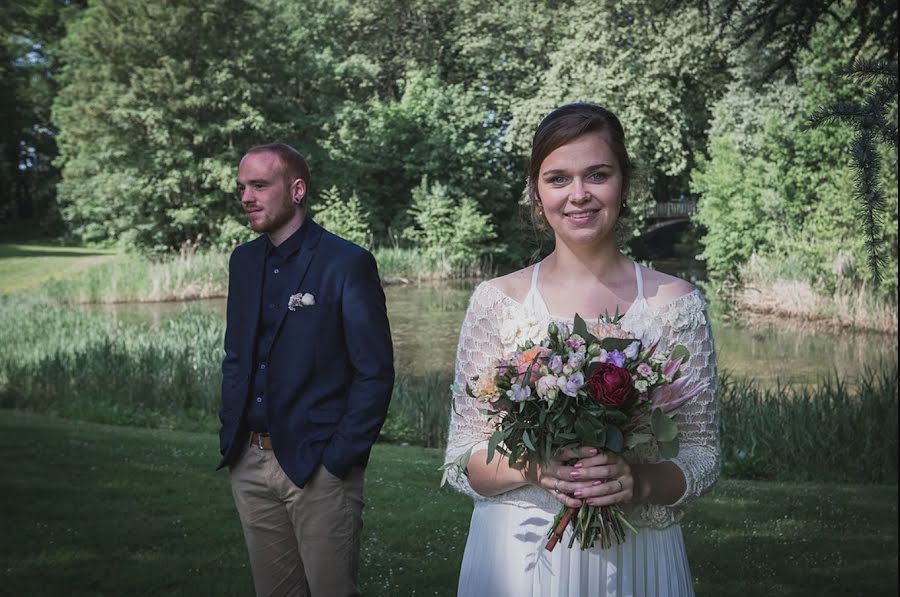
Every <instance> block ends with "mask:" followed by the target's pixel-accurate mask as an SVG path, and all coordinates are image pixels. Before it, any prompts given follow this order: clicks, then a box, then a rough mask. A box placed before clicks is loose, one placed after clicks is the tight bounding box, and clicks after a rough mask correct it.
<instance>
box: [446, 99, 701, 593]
mask: <svg viewBox="0 0 900 597" xmlns="http://www.w3.org/2000/svg"><path fill="white" fill-rule="evenodd" d="M632 176H633V165H632V162H631V160H630V159H629V157H628V152H627V151H626V149H625V141H624V133H623V130H622V125H621V124H620V122H619V120H618V119H617V118H616V116H615V115H614V114H612V113H611V112H609V111H608V110H606V109H604V108H601V107H600V106H596V105H593V104H584V103H578V104H569V105H566V106H563V107H561V108H558V109H557V110H555V111H554V112H552V113H551V114H549V115H548V116H547V117H546V118H544V120H543V121H542V122H541V123H540V125H539V126H538V128H537V131H536V132H535V135H534V140H533V143H532V150H531V162H530V166H529V170H528V194H529V197H530V200H531V203H532V215H533V217H534V218H535V221H536V222H537V223H538V225H541V226H544V227H548V228H549V230H550V231H551V232H552V234H553V237H554V239H555V247H554V250H553V252H552V253H551V254H550V255H549V256H547V258H546V259H544V260H543V261H541V262H540V263H537V264H535V265H533V266H531V267H528V268H525V269H522V270H519V271H517V272H514V273H512V274H509V275H507V276H503V277H500V278H496V279H494V280H491V281H489V282H482V283H481V284H479V285H478V287H477V288H476V289H475V292H474V294H473V295H472V298H471V300H470V303H469V308H468V311H467V313H466V317H465V320H464V322H463V325H462V330H461V332H460V338H459V347H458V351H457V360H456V384H455V388H464V387H465V384H466V383H467V381H468V380H470V379H472V377H474V376H476V375H484V374H485V372H486V371H488V370H489V369H490V367H491V366H492V364H494V363H496V362H497V360H499V359H500V358H501V357H503V356H505V355H508V354H510V353H511V352H512V351H514V350H515V348H516V346H517V345H518V344H519V343H521V342H524V341H525V340H528V339H531V340H535V341H538V340H540V339H541V337H542V335H543V334H544V333H545V332H546V330H547V324H548V323H549V322H550V321H551V320H554V321H566V322H571V321H572V317H573V316H574V314H575V313H579V314H592V315H593V314H596V315H597V316H599V315H600V314H603V313H614V312H616V310H618V311H619V312H620V313H621V312H624V317H623V318H622V320H621V325H622V327H623V328H624V329H626V330H627V331H629V332H631V333H632V334H633V335H635V336H636V337H639V338H641V339H643V340H644V342H645V343H647V342H654V341H657V340H662V342H663V343H664V344H665V343H667V342H669V343H677V344H683V345H685V346H686V347H687V348H688V350H689V351H690V354H691V357H690V360H689V362H688V363H687V366H686V368H685V373H691V374H693V378H694V380H695V381H697V382H707V386H706V387H707V389H706V390H704V391H703V392H701V393H700V394H698V395H697V396H695V397H694V398H691V399H690V400H689V401H688V402H686V403H685V404H684V406H682V407H681V409H680V410H678V411H677V414H676V417H675V421H676V423H677V424H678V428H679V438H680V444H681V449H680V452H679V454H678V456H677V457H676V458H673V459H671V460H661V459H660V456H659V452H658V449H657V448H656V446H655V444H653V443H650V444H644V445H642V446H639V447H638V448H635V449H634V450H631V451H628V452H626V453H625V454H623V455H618V454H615V453H609V452H600V451H598V450H597V449H596V448H593V447H591V446H582V447H580V448H578V449H577V450H574V451H568V452H564V453H561V454H559V455H557V457H556V458H555V459H554V460H552V461H551V462H549V463H540V462H534V461H521V462H519V463H518V464H517V465H516V466H513V467H510V466H509V464H508V462H507V460H506V459H505V458H502V457H498V458H494V459H493V460H492V461H491V464H487V463H486V461H487V451H486V449H487V438H488V437H489V435H490V429H489V427H488V421H487V418H486V417H485V416H484V415H483V414H481V413H479V412H478V407H479V405H478V404H476V403H475V401H474V399H472V398H470V397H469V396H467V395H466V394H465V392H463V391H461V390H454V396H453V399H454V403H455V404H454V409H453V413H452V415H451V423H450V432H449V438H448V446H447V454H446V462H447V463H451V462H454V461H455V460H456V459H457V458H458V457H459V456H460V455H461V454H462V453H463V452H464V451H466V450H468V449H469V448H470V447H472V446H473V445H474V448H472V455H471V458H470V459H469V461H468V466H467V470H466V474H465V475H463V474H459V473H451V474H450V475H449V479H450V482H451V483H452V484H453V485H454V487H456V488H457V489H458V490H459V491H461V492H464V493H466V494H468V495H470V496H472V497H473V498H474V500H475V508H474V511H473V513H472V521H471V526H470V529H469V537H468V540H467V542H466V549H465V553H464V555H463V562H462V570H461V571H460V578H459V591H458V594H459V595H460V596H472V597H483V596H494V597H505V596H516V597H522V596H528V595H532V596H534V597H545V596H546V597H555V596H576V595H578V596H580V595H592V596H593V595H608V596H617V597H623V596H636V597H637V596H643V595H650V596H657V595H658V596H667V595H669V596H681V595H693V586H692V582H691V573H690V568H689V566H688V561H687V555H686V553H685V547H684V539H683V537H682V534H681V528H680V527H679V525H678V522H679V520H680V519H681V517H682V514H683V511H684V504H685V502H687V501H688V500H689V499H690V498H692V497H696V496H698V495H701V494H702V493H703V492H705V491H706V490H708V489H709V488H710V487H711V486H712V485H713V483H715V481H716V479H717V478H718V475H719V436H718V412H717V405H716V397H715V389H716V380H715V376H716V359H715V352H714V348H713V338H712V334H711V331H710V326H709V319H708V317H707V314H706V305H705V302H704V299H703V297H702V296H701V294H700V292H699V291H698V290H697V289H695V288H693V287H692V286H691V285H690V284H688V283H687V282H685V281H683V280H680V279H678V278H674V277H672V276H668V275H666V274H662V273H659V272H655V271H653V270H649V269H646V268H643V267H641V266H640V265H638V264H637V263H635V262H633V261H631V260H630V259H629V258H627V257H626V256H624V255H623V254H622V253H621V251H620V250H619V247H618V246H617V245H616V233H615V229H616V222H617V220H618V219H619V217H620V216H621V215H622V214H623V213H624V212H625V211H626V210H627V206H626V202H625V200H626V198H627V195H628V189H629V186H630V183H631V181H632ZM586 319H587V318H586ZM573 461H576V462H574V463H573ZM566 463H569V464H572V465H571V466H567V464H566ZM584 501H587V503H589V504H592V505H597V506H602V505H609V504H619V505H620V506H621V507H622V508H623V510H625V512H626V516H627V517H628V519H629V521H630V522H631V523H632V524H633V525H634V526H635V527H637V528H638V531H639V532H638V534H636V535H635V534H633V533H626V540H625V542H624V543H623V544H621V545H614V546H613V547H611V548H609V549H602V548H600V547H594V548H592V549H590V550H586V551H582V550H581V549H580V548H579V546H578V543H577V542H576V543H575V545H574V546H573V547H572V548H571V549H569V548H568V541H569V533H570V532H571V530H570V529H568V530H567V532H566V536H565V537H564V538H563V540H562V541H561V542H560V545H559V546H557V548H556V549H555V550H554V551H552V552H549V551H547V550H545V549H544V545H545V543H546V537H547V533H548V531H549V529H550V526H551V523H552V521H553V517H554V515H555V514H556V513H557V512H558V511H559V509H560V505H561V504H562V505H565V506H572V507H577V506H580V505H581V504H582V502H584Z"/></svg>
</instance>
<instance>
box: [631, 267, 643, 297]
mask: <svg viewBox="0 0 900 597" xmlns="http://www.w3.org/2000/svg"><path fill="white" fill-rule="evenodd" d="M632 263H634V278H635V280H637V287H638V293H637V298H638V299H642V298H644V277H643V276H641V266H640V265H638V262H637V261H632Z"/></svg>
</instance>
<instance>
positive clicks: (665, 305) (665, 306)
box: [479, 280, 703, 321]
mask: <svg viewBox="0 0 900 597" xmlns="http://www.w3.org/2000/svg"><path fill="white" fill-rule="evenodd" d="M479 286H486V287H488V288H490V289H492V290H493V291H494V292H496V293H497V294H499V295H500V296H501V297H502V298H504V299H506V300H507V301H509V302H510V303H512V304H513V305H515V306H517V307H519V308H521V309H524V308H525V304H524V301H523V302H519V301H517V300H516V299H514V298H512V297H511V296H509V295H508V294H506V293H505V292H503V291H502V290H500V289H499V288H497V286H495V285H494V284H492V283H491V281H490V280H484V281H483V282H481V283H480V284H479ZM691 296H696V297H697V298H700V299H702V298H703V293H701V292H700V289H699V288H697V287H696V286H695V287H694V288H692V289H691V290H690V291H688V292H685V293H684V294H680V295H678V296H676V297H675V298H673V299H671V300H669V301H667V302H665V303H662V304H659V305H654V304H652V303H651V302H650V301H648V300H647V298H646V297H643V302H644V303H645V304H646V305H647V307H648V308H649V309H652V310H653V311H656V312H657V313H659V312H661V311H664V310H667V309H670V308H674V307H675V305H676V304H677V303H680V302H682V301H683V300H685V299H687V298H688V297H691ZM636 302H638V301H635V303H636ZM635 303H632V304H631V306H629V307H628V309H627V310H626V313H628V312H629V311H631V308H632V307H633V306H634V304H635ZM550 318H551V319H553V320H554V321H572V320H573V319H574V317H557V316H555V315H551V316H550Z"/></svg>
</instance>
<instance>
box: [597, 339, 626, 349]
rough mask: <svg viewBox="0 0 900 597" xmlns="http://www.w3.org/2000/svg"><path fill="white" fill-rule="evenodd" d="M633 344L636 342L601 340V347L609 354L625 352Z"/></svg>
mask: <svg viewBox="0 0 900 597" xmlns="http://www.w3.org/2000/svg"><path fill="white" fill-rule="evenodd" d="M632 342H634V340H633V339H631V340H629V339H628V338H603V339H602V340H600V346H602V347H603V348H604V350H606V351H607V352H612V351H614V350H618V351H619V352H624V351H625V349H626V348H628V346H629V345H630V344H631V343H632Z"/></svg>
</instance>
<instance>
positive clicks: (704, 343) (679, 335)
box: [667, 291, 720, 506]
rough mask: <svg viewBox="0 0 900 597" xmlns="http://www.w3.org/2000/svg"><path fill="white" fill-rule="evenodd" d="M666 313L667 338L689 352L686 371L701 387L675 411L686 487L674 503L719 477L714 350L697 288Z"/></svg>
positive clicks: (702, 490)
mask: <svg viewBox="0 0 900 597" xmlns="http://www.w3.org/2000/svg"><path fill="white" fill-rule="evenodd" d="M687 298H688V300H685V301H682V302H681V304H679V305H676V306H675V308H674V309H672V311H670V313H669V322H668V323H669V325H668V326H667V327H669V330H668V331H669V338H670V339H671V341H672V342H673V343H675V344H683V345H684V346H685V347H686V348H687V349H688V350H689V351H690V353H691V356H690V358H689V360H688V362H687V366H686V368H685V369H684V370H683V371H684V373H685V374H689V375H691V376H692V377H693V380H694V382H695V383H699V384H703V385H704V389H703V390H702V391H701V392H700V393H699V394H698V395H697V396H695V397H693V398H691V399H690V400H688V401H687V402H686V403H685V404H683V405H682V406H681V408H679V409H678V410H677V411H676V413H675V422H676V423H677V424H678V431H679V444H680V449H679V452H678V456H677V457H675V458H673V459H672V462H674V463H675V464H676V465H677V466H678V467H679V468H680V469H681V470H682V472H683V473H684V478H685V481H686V482H687V489H686V490H685V492H684V495H683V496H681V498H679V500H678V501H677V502H676V503H675V504H672V505H673V506H675V505H679V504H682V503H683V502H684V501H685V500H687V499H689V498H691V497H697V496H700V495H702V494H703V493H705V492H706V491H708V490H709V489H710V488H711V487H712V486H713V484H714V483H715V482H716V480H717V479H718V478H719V469H720V455H719V405H718V402H717V397H716V395H717V392H718V387H717V379H716V352H715V346H714V343H713V336H712V329H711V328H710V325H709V316H708V314H707V310H706V303H705V301H704V300H703V298H702V297H701V295H700V293H699V292H698V291H694V292H692V293H691V296H688V297H687Z"/></svg>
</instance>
